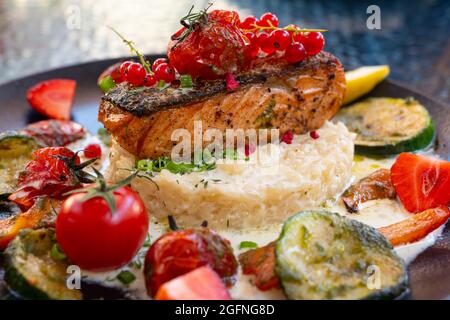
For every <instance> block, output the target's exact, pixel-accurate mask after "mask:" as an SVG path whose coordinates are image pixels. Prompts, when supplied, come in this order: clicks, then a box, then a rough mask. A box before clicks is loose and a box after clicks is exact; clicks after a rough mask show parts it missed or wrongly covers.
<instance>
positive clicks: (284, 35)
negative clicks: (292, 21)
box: [270, 29, 291, 51]
mask: <svg viewBox="0 0 450 320" xmlns="http://www.w3.org/2000/svg"><path fill="white" fill-rule="evenodd" d="M270 41H271V42H272V45H273V47H274V48H275V50H276V51H284V50H286V48H287V47H288V46H289V44H290V43H291V36H290V34H289V32H287V31H286V30H283V29H276V30H273V31H272V32H271V33H270Z"/></svg>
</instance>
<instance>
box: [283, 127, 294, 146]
mask: <svg viewBox="0 0 450 320" xmlns="http://www.w3.org/2000/svg"><path fill="white" fill-rule="evenodd" d="M292 140H294V132H292V131H290V130H289V131H286V133H285V134H283V136H282V137H281V142H284V143H286V144H291V143H292Z"/></svg>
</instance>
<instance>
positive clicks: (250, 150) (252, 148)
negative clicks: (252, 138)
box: [244, 143, 256, 158]
mask: <svg viewBox="0 0 450 320" xmlns="http://www.w3.org/2000/svg"><path fill="white" fill-rule="evenodd" d="M255 151H256V146H255V145H254V144H253V143H252V144H248V143H247V144H246V145H245V149H244V152H245V156H246V157H247V158H248V157H249V156H250V155H251V154H252V153H253V152H255Z"/></svg>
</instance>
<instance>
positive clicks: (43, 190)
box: [8, 147, 92, 210]
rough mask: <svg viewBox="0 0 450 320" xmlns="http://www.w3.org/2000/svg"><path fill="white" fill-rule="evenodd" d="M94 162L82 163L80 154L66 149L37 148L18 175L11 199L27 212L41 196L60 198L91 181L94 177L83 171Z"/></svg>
mask: <svg viewBox="0 0 450 320" xmlns="http://www.w3.org/2000/svg"><path fill="white" fill-rule="evenodd" d="M91 163H92V161H86V162H84V163H80V158H79V157H78V155H77V154H76V153H74V152H73V151H72V150H69V149H67V148H66V147H47V148H42V149H38V150H36V151H34V152H33V153H32V160H31V161H30V162H29V163H28V164H27V165H26V167H25V169H24V170H23V171H21V172H20V173H19V177H18V183H17V184H18V188H17V189H16V190H15V191H14V192H13V193H12V194H11V195H10V196H9V197H8V199H9V200H11V201H13V202H15V203H16V204H17V205H19V206H20V207H21V209H23V210H27V209H29V208H30V207H31V206H32V205H33V203H34V201H35V199H36V198H38V197H41V196H50V197H53V198H61V197H62V196H64V194H65V193H66V192H68V191H70V190H73V189H76V188H78V187H80V186H81V183H89V182H92V175H91V174H89V173H87V172H85V171H83V170H82V169H84V168H85V167H86V166H88V165H89V164H91Z"/></svg>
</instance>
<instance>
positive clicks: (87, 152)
mask: <svg viewBox="0 0 450 320" xmlns="http://www.w3.org/2000/svg"><path fill="white" fill-rule="evenodd" d="M101 156H102V148H101V147H100V145H99V144H98V143H91V144H88V145H87V146H86V148H84V157H85V158H87V159H93V158H100V157H101Z"/></svg>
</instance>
